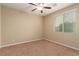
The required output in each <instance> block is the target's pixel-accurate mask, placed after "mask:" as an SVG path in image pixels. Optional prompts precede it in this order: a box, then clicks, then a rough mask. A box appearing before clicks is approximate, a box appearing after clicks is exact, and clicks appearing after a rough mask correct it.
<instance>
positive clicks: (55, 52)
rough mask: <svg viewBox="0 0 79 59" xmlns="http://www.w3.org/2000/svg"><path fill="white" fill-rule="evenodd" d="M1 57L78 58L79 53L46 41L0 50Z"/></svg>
mask: <svg viewBox="0 0 79 59" xmlns="http://www.w3.org/2000/svg"><path fill="white" fill-rule="evenodd" d="M0 55H2V56H75V55H76V56H78V55H79V51H76V50H73V49H70V48H67V47H64V46H61V45H58V44H55V43H52V42H49V41H46V40H39V41H35V42H30V43H24V44H19V45H15V46H10V47H5V48H2V49H0Z"/></svg>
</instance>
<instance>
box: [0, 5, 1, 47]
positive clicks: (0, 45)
mask: <svg viewBox="0 0 79 59" xmlns="http://www.w3.org/2000/svg"><path fill="white" fill-rule="evenodd" d="M0 46H1V5H0Z"/></svg>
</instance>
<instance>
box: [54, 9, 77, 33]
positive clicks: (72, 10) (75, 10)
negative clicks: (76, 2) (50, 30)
mask: <svg viewBox="0 0 79 59" xmlns="http://www.w3.org/2000/svg"><path fill="white" fill-rule="evenodd" d="M68 12H75V13H76V15H75V31H73V32H65V33H74V32H77V8H74V9H71V10H67V11H65V12H62V13H60V14H59V13H57V14H56V15H54V19H55V20H54V32H57V31H56V29H55V28H56V17H57V16H60V15H62V16H63V25H62V32H64V21H65V19H64V18H65V17H64V15H65V14H66V13H68ZM62 32H60V33H62Z"/></svg>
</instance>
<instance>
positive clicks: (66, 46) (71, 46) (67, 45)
mask: <svg viewBox="0 0 79 59" xmlns="http://www.w3.org/2000/svg"><path fill="white" fill-rule="evenodd" d="M46 40H48V41H50V42H53V43H56V44H59V45H62V46H65V47H68V48H71V49H74V50H78V51H79V49H78V48H75V47H72V46H69V45H66V44H63V43H60V42H56V41H52V40H49V39H46Z"/></svg>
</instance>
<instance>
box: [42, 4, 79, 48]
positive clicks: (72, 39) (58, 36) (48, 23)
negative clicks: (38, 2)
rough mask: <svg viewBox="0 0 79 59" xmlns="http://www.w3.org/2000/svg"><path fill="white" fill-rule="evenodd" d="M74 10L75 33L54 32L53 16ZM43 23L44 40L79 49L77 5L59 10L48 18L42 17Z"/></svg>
mask: <svg viewBox="0 0 79 59" xmlns="http://www.w3.org/2000/svg"><path fill="white" fill-rule="evenodd" d="M74 8H78V9H77V16H76V17H77V19H76V22H77V32H75V33H67V32H65V33H63V32H54V22H55V19H54V16H55V15H57V14H61V13H63V12H65V11H67V10H71V9H74ZM44 21H45V22H44V23H45V32H44V33H45V38H46V39H48V40H50V41H55V42H58V43H61V44H64V45H67V46H70V47H73V48H76V49H79V4H75V5H73V6H70V7H67V8H64V9H61V10H59V11H56V12H54V13H52V14H50V15H48V16H45V17H44Z"/></svg>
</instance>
